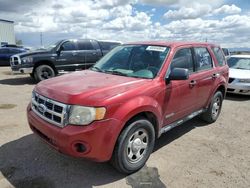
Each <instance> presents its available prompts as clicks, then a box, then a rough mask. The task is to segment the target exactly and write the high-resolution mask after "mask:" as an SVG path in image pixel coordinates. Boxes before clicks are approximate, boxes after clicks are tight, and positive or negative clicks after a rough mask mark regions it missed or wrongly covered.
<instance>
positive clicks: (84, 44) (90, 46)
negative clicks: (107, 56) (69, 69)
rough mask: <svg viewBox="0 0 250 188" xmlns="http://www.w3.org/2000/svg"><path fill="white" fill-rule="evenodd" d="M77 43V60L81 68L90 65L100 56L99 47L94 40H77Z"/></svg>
mask: <svg viewBox="0 0 250 188" xmlns="http://www.w3.org/2000/svg"><path fill="white" fill-rule="evenodd" d="M77 45H78V50H79V51H78V53H77V61H78V64H79V68H81V69H87V68H89V67H91V66H92V65H94V64H95V63H96V62H97V61H98V60H99V59H100V58H101V57H102V52H101V51H100V47H99V46H97V45H96V44H95V41H94V40H79V41H78V42H77Z"/></svg>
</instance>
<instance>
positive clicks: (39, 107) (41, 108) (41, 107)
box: [37, 104, 46, 114]
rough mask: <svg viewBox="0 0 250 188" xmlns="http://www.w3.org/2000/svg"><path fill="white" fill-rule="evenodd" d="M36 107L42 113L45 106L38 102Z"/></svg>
mask: <svg viewBox="0 0 250 188" xmlns="http://www.w3.org/2000/svg"><path fill="white" fill-rule="evenodd" d="M37 109H38V111H39V112H41V113H42V114H43V113H44V112H45V111H46V106H45V105H44V104H39V105H38V107H37Z"/></svg>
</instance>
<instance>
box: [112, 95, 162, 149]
mask: <svg viewBox="0 0 250 188" xmlns="http://www.w3.org/2000/svg"><path fill="white" fill-rule="evenodd" d="M141 112H151V113H153V114H154V115H155V116H156V119H157V122H158V123H157V125H158V127H157V130H160V125H161V117H162V109H161V106H160V104H159V103H158V102H157V101H156V100H155V99H153V98H151V97H148V96H138V97H135V98H133V99H131V100H129V101H127V102H126V103H123V104H121V105H120V107H118V109H117V110H116V112H115V113H114V114H113V116H112V118H114V119H117V120H119V121H120V122H122V123H121V124H120V125H119V126H117V127H113V128H114V129H115V130H114V131H113V132H116V133H117V134H115V135H116V137H115V138H113V139H114V141H115V142H114V145H113V148H114V146H115V144H116V141H117V139H118V137H119V135H120V133H121V131H122V130H123V128H124V126H125V125H126V123H127V122H128V121H129V120H130V119H131V118H132V117H134V116H135V115H137V114H139V113H141ZM158 132H159V131H158ZM157 135H158V133H157Z"/></svg>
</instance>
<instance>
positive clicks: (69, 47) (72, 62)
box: [55, 41, 77, 71]
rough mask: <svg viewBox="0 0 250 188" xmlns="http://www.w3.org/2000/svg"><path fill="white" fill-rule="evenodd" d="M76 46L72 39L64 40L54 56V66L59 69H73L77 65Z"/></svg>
mask: <svg viewBox="0 0 250 188" xmlns="http://www.w3.org/2000/svg"><path fill="white" fill-rule="evenodd" d="M76 60H77V47H76V43H75V42H74V41H66V42H64V43H63V44H62V45H61V46H60V48H59V53H58V54H57V56H56V60H55V61H56V63H55V66H56V68H57V69H58V70H59V71H60V70H63V71H74V70H75V69H76V67H77V61H76Z"/></svg>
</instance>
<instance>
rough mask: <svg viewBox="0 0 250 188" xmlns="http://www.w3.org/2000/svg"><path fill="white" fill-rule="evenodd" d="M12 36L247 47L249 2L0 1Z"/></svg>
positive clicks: (31, 40)
mask: <svg viewBox="0 0 250 188" xmlns="http://www.w3.org/2000/svg"><path fill="white" fill-rule="evenodd" d="M0 18H1V19H9V20H13V21H14V22H15V32H16V38H17V39H21V40H22V41H23V43H24V45H27V46H34V47H39V46H40V33H41V32H42V33H43V45H48V44H50V43H53V42H56V41H57V40H60V39H65V38H94V39H104V40H118V41H123V42H127V41H142V40H168V41H181V40H183V41H187V40H189V41H190V40H191V41H205V40H206V39H207V40H208V41H209V42H213V43H217V44H220V45H222V46H223V47H249V42H248V41H250V32H249V30H250V2H248V1H243V0H239V1H233V0H196V1H189V0H84V1H83V0H43V1H35V0H22V1H19V0H11V1H5V0H0Z"/></svg>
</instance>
